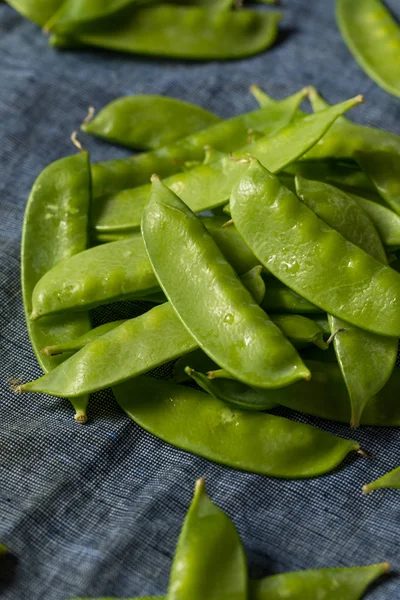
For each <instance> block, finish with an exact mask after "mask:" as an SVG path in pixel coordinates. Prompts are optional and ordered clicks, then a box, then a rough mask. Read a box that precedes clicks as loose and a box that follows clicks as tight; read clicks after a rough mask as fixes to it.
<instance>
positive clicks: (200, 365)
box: [173, 348, 218, 383]
mask: <svg viewBox="0 0 400 600" xmlns="http://www.w3.org/2000/svg"><path fill="white" fill-rule="evenodd" d="M188 365H191V367H192V368H194V370H195V371H199V372H201V373H206V372H207V371H214V370H215V369H218V365H217V364H216V363H215V362H214V361H213V360H211V358H210V357H209V356H207V354H204V352H203V350H200V348H197V349H196V350H193V352H189V354H185V355H184V356H181V357H180V358H178V360H177V361H176V363H175V364H174V370H173V378H174V381H175V382H176V383H183V382H185V381H190V376H189V375H188V374H187V373H186V371H185V369H186V367H187V366H188Z"/></svg>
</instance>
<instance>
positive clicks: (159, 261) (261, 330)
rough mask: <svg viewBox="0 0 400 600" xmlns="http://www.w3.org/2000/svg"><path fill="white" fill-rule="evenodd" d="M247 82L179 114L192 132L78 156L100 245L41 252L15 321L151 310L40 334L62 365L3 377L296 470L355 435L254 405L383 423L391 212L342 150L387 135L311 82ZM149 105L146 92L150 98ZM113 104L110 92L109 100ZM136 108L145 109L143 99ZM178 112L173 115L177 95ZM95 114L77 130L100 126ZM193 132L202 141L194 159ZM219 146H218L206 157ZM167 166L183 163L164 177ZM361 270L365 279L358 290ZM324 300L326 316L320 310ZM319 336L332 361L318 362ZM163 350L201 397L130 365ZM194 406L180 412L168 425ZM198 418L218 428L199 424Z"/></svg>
mask: <svg viewBox="0 0 400 600" xmlns="http://www.w3.org/2000/svg"><path fill="white" fill-rule="evenodd" d="M307 92H308V93H310V94H311V97H312V101H313V104H314V108H318V109H321V110H318V111H317V112H316V113H315V114H313V115H309V116H304V113H303V114H302V113H300V112H299V111H298V106H299V104H300V102H301V101H302V99H303V98H304V96H305V94H306V93H307ZM254 93H255V95H256V96H257V97H258V99H260V100H261V102H262V103H263V104H264V105H265V106H264V107H263V108H261V109H260V110H258V111H254V112H253V113H249V114H247V115H241V116H239V117H236V118H234V119H231V120H228V121H225V122H220V123H216V124H214V125H212V126H211V127H209V128H207V129H205V130H203V131H198V119H197V124H196V127H197V130H196V132H195V133H192V134H190V135H188V136H187V137H186V138H183V139H178V140H176V141H174V142H173V143H172V144H170V145H168V146H165V147H164V148H161V149H155V150H153V151H151V152H148V153H147V154H139V155H137V156H135V157H133V158H131V159H125V160H122V161H114V162H109V163H105V164H103V165H101V164H100V165H94V166H92V174H93V177H94V181H95V186H94V194H95V199H94V204H93V210H92V215H91V219H92V232H93V233H92V238H93V242H94V243H97V244H98V243H100V245H97V246H94V247H93V248H91V249H89V250H86V251H85V252H81V253H80V254H78V255H77V256H73V257H71V258H68V259H67V260H64V261H62V262H60V263H59V264H55V262H56V261H54V263H53V264H54V265H55V266H54V267H53V268H52V269H51V270H49V269H48V267H47V270H48V272H47V273H45V272H43V273H42V275H43V277H42V278H41V279H40V280H39V278H37V280H36V281H35V282H34V283H35V284H36V285H32V286H31V288H30V292H31V294H32V297H29V299H27V300H26V301H25V302H26V304H25V305H26V310H27V312H29V313H30V314H31V319H30V320H29V322H30V327H36V326H41V327H45V326H46V323H48V322H50V321H51V319H61V320H63V319H65V316H64V315H67V316H68V315H70V314H76V315H78V316H79V314H85V313H87V311H88V309H91V308H93V307H95V306H99V305H101V304H105V303H109V302H112V301H115V300H121V299H138V298H140V299H149V300H152V301H154V302H157V303H159V305H158V306H154V307H153V308H151V310H149V311H148V312H146V313H145V314H143V315H141V316H139V317H136V318H135V319H130V320H126V321H123V322H116V323H110V324H104V325H102V326H100V327H98V328H96V329H94V330H92V331H87V330H86V331H82V332H81V335H75V336H67V337H64V338H61V337H60V338H59V339H56V338H55V337H54V336H53V337H52V338H50V339H49V342H48V343H47V342H46V343H44V344H42V346H43V348H42V352H43V354H42V355H41V356H42V357H43V356H45V357H46V356H49V357H51V356H55V357H56V359H57V357H58V360H59V361H60V360H62V359H63V358H64V357H67V360H65V361H64V362H62V363H61V364H60V366H58V367H57V368H56V369H54V370H53V371H52V372H51V373H48V374H46V375H45V376H43V377H41V378H39V379H38V380H36V381H34V382H31V383H28V384H25V385H22V386H20V388H19V389H20V391H39V392H46V393H50V394H53V395H56V396H66V397H69V398H71V399H72V400H73V401H74V402H75V399H76V398H77V397H78V398H79V397H80V396H82V395H84V394H88V393H90V392H93V391H96V390H98V389H102V388H104V387H112V388H113V391H114V394H115V395H116V397H117V400H118V402H119V403H120V405H121V406H122V407H123V408H124V410H125V411H126V412H127V414H128V415H130V416H131V417H132V418H133V420H134V421H136V422H137V423H138V424H140V425H141V426H142V427H143V428H145V429H147V430H148V431H150V432H151V433H153V434H155V435H157V436H158V437H160V438H162V439H164V440H166V441H168V442H169V443H172V444H174V445H176V446H179V447H181V448H184V449H186V450H188V451H192V452H196V453H198V454H200V455H202V456H205V457H207V458H209V459H211V460H215V461H217V462H221V463H224V464H228V465H230V466H234V467H236V468H240V469H245V470H249V471H254V472H259V473H262V474H265V475H271V476H276V477H293V478H296V477H310V476H316V475H318V474H321V473H324V472H326V471H329V470H331V469H332V468H334V467H335V466H336V465H337V464H339V463H340V462H341V461H342V459H343V458H344V456H345V455H346V454H347V453H348V452H350V451H351V450H357V449H358V445H357V443H356V442H353V441H351V440H344V439H342V438H338V437H335V436H332V435H330V434H327V433H326V432H322V431H320V430H318V429H316V428H315V427H311V426H306V425H304V424H301V423H297V422H294V421H291V420H288V419H284V418H282V417H278V416H276V415H274V414H267V413H265V412H259V411H260V410H262V411H264V410H266V409H268V408H272V407H273V406H275V405H282V406H287V407H290V408H295V409H297V410H300V411H303V412H305V413H308V414H313V415H317V416H322V417H325V418H330V419H333V420H338V421H348V420H349V419H350V417H351V421H352V424H353V425H354V426H356V425H358V423H359V422H361V423H366V424H372V425H396V424H398V423H399V421H400V411H399V408H398V407H397V406H396V403H395V402H394V400H393V390H394V389H396V387H397V386H398V381H397V380H398V379H399V374H398V372H397V371H396V370H394V371H393V364H394V360H395V357H396V350H397V338H398V337H399V336H400V312H399V311H398V309H397V307H396V306H395V302H396V298H398V297H400V275H398V274H397V273H396V272H395V271H394V270H393V269H392V268H390V267H389V266H387V255H386V252H387V251H388V250H389V251H390V253H391V254H393V251H395V250H396V247H397V246H398V245H400V244H399V242H400V218H399V217H398V216H397V215H396V214H395V213H393V212H392V210H391V209H390V208H389V207H388V206H387V205H386V204H385V202H384V200H380V203H377V200H378V199H379V195H378V191H377V190H376V188H375V187H374V185H373V184H372V183H371V181H370V180H369V179H368V178H366V177H365V175H363V174H362V171H361V170H360V168H359V166H358V164H357V163H356V162H355V160H354V159H355V158H357V160H359V162H360V164H363V161H362V160H361V159H360V158H359V157H360V156H361V155H362V154H363V155H365V154H368V152H371V148H372V144H373V143H376V140H377V139H382V140H385V136H387V138H388V139H389V140H390V141H391V144H392V146H391V148H392V150H391V151H392V152H393V154H395V153H396V142H395V141H393V140H397V138H396V136H394V135H393V134H386V133H385V132H381V131H378V130H372V129H369V128H362V127H361V126H356V125H353V124H351V123H349V122H347V121H344V120H343V117H342V116H341V115H342V114H343V113H344V112H345V111H346V110H348V109H349V108H351V107H352V106H355V105H356V104H357V103H358V102H360V99H359V98H355V99H353V100H350V101H347V102H344V103H342V104H341V105H337V106H334V107H327V106H321V104H322V102H323V101H322V100H321V99H320V98H319V97H318V96H317V95H316V92H315V91H313V90H305V91H304V90H303V91H301V92H299V93H298V94H295V95H294V96H292V97H290V98H288V99H286V100H284V101H281V102H276V101H273V100H271V99H270V98H269V97H267V96H266V95H264V94H263V93H262V92H261V91H260V90H258V89H255V90H254ZM154 101H155V100H154V97H152V98H150V97H149V103H151V102H154ZM162 102H163V101H162V99H157V103H158V106H160V103H161V105H162ZM121 103H122V101H119V102H118V103H117V104H116V105H114V106H116V112H117V113H118V111H120V110H121ZM129 103H131V105H132V100H131V99H130V100H129ZM140 103H141V110H144V111H146V102H145V100H144V98H143V97H141V99H140ZM177 108H178V106H177ZM168 110H169V111H171V110H173V103H172V104H171V103H169V106H168ZM186 110H187V114H188V115H189V113H190V106H186ZM110 111H111V113H112V111H113V108H112V106H110V107H108V108H107V109H106V113H107V112H108V113H109V112H110ZM196 111H197V112H196V113H195V114H196V115H197V117H198V118H203V117H204V115H202V114H201V113H199V112H198V108H197V107H196ZM295 116H296V118H295V119H294V117H295ZM206 118H209V117H208V116H207V115H206ZM102 119H104V116H103V117H102V118H101V119H100V121H99V122H98V123H97V124H96V121H94V122H93V126H92V130H93V131H95V132H96V134H98V135H101V136H103V137H104V130H103V129H102ZM110 119H111V117H110ZM169 119H170V117H169ZM161 121H162V118H161ZM188 121H189V119H188ZM194 121H196V119H194ZM160 127H162V125H160V117H158V119H157V120H156V122H155V124H154V128H155V129H156V128H157V130H158V136H159V138H157V135H156V134H155V133H154V132H153V133H154V135H153V134H152V125H151V120H150V121H149V130H150V131H149V136H148V137H149V139H151V140H153V141H152V142H150V144H153V143H156V141H155V140H157V139H170V140H171V139H172V140H173V139H176V138H174V135H175V134H174V132H173V131H169V132H168V133H166V134H165V135H164V134H163V133H162V132H161V133H160V131H159V129H160ZM346 128H355V130H356V132H357V135H358V137H357V143H355V141H354V136H346V137H345V136H344V135H343V129H345V130H346ZM86 129H87V130H89V127H88V126H86ZM249 129H250V130H251V131H249ZM116 131H118V128H117V129H115V130H114V132H113V133H112V136H111V138H110V139H112V140H113V141H118V140H116V133H115V132H116ZM371 132H372V133H371ZM129 134H130V132H127V134H126V135H127V136H129ZM135 136H136V137H137V140H138V145H139V141H140V140H141V142H140V143H141V144H142V147H143V140H144V139H145V138H146V132H145V131H144V130H143V128H140V129H139V130H138V131H137V132H136V133H135V132H133V134H132V137H131V138H130V139H131V141H130V142H129V143H130V144H133V143H135V142H132V140H133V139H135ZM160 136H161V138H160ZM163 136H164V137H163ZM177 136H179V133H177ZM249 136H250V142H249V139H248V138H249ZM368 136H370V137H368ZM117 137H118V136H117ZM322 137H323V140H324V144H322V145H319V144H318V142H319V140H320V139H321V138H322ZM344 137H345V139H344ZM126 139H127V138H126V136H125V138H124V139H121V143H126ZM371 140H372V141H371ZM346 142H347V147H346ZM382 143H383V142H382ZM399 143H400V142H399V141H397V144H399ZM205 144H206V145H208V146H211V147H214V151H211V150H208V151H207V152H206V155H204V148H203V147H204V145H205ZM399 147H400V146H399ZM338 148H339V150H338ZM342 148H344V150H342ZM215 149H216V150H215ZM227 150H232V151H233V156H227V155H223V154H221V153H222V152H225V151H227ZM249 157H252V158H251V159H250V158H249ZM204 159H205V160H204ZM299 159H301V160H300V161H299ZM202 160H203V161H204V162H203V163H202V164H199V162H201V161H202ZM185 161H186V164H187V166H186V170H185V171H182V172H177V169H179V168H181V167H182V164H183V163H184V162H185ZM260 163H261V164H260ZM177 165H178V166H177ZM262 165H263V166H262ZM158 166H159V167H160V168H159V170H160V172H161V174H162V176H163V177H165V176H167V179H166V180H165V184H167V185H165V184H163V183H161V182H160V181H159V180H158V178H154V180H153V183H152V187H150V185H148V184H147V185H141V184H142V183H143V181H145V180H146V178H147V177H148V175H149V174H150V172H151V171H157V170H158V169H157V167H158ZM267 169H268V171H267ZM285 169H286V171H285ZM271 171H272V172H275V173H279V178H277V177H274V176H273V175H272V174H271ZM128 173H129V175H128ZM108 175H109V176H108ZM42 177H43V174H42ZM321 179H322V182H321V181H320V180H321ZM373 180H374V182H376V181H377V178H376V176H375V175H374V178H373ZM326 182H329V183H334V184H336V185H339V186H340V189H339V188H337V187H336V186H335V187H333V186H332V185H328V184H327V183H326ZM135 184H139V187H136V188H134V187H131V188H130V189H124V187H126V186H127V185H128V186H132V185H135ZM284 184H286V185H288V186H289V187H290V188H291V189H293V190H295V189H297V191H298V193H299V196H300V197H301V199H302V201H301V200H299V199H298V198H297V197H296V195H295V194H294V193H293V192H291V191H290V190H289V189H288V188H287V187H285V185H284ZM167 186H168V187H167ZM121 189H122V191H121ZM349 190H351V192H350V193H349ZM378 190H379V186H378ZM176 194H177V195H176ZM149 195H150V201H149V202H148V203H147V200H148V197H149ZM282 198H284V199H285V201H284V202H283V201H282V202H280V199H282ZM228 200H230V203H229V211H230V212H231V213H232V218H233V222H234V225H229V226H226V227H222V224H224V222H225V220H226V219H228V217H226V219H225V217H224V216H210V217H205V218H199V217H197V216H196V215H195V213H198V212H201V211H203V210H215V209H216V208H217V207H223V206H224V205H226V203H227V201H228ZM60 203H62V201H60ZM281 204H282V208H281ZM283 204H285V206H286V208H285V207H283ZM244 207H245V208H244ZM192 211H194V212H192ZM142 213H143V219H142ZM344 215H345V218H344ZM274 219H275V220H274ZM141 220H142V231H141V233H140V232H139V231H138V228H139V226H140V221H141ZM295 224H296V226H295ZM278 232H280V237H279V238H278V235H277V233H278ZM266 233H267V236H265V234H266ZM285 236H286V237H285ZM265 237H266V238H267V241H266V242H262V240H264V238H265ZM166 239H168V245H167V246H166V244H165V240H166ZM282 239H284V240H285V243H284V244H282ZM110 240H114V241H111V242H110V243H103V244H102V242H107V241H110ZM382 242H383V245H382ZM300 248H301V250H299V249H300ZM316 249H317V250H316ZM71 254H72V253H71ZM339 257H340V260H339V261H338V258H339ZM260 265H263V266H264V269H263V271H262V272H261V266H260ZM346 265H347V266H346ZM351 265H353V266H351ZM336 266H337V269H336V271H334V267H336ZM307 268H309V269H311V270H312V276H310V274H309V273H308V271H307ZM318 269H319V270H320V272H319V274H318V276H317V277H316V272H317V270H318ZM45 270H46V269H44V271H45ZM310 272H311V271H310ZM333 273H334V274H333ZM274 276H276V277H277V278H276V277H274ZM332 277H333V282H332ZM365 280H368V281H371V282H372V283H371V285H370V288H368V289H367V287H368V286H367V287H366V286H365V284H364V283H363V282H364V281H365ZM285 284H287V287H286V285H285ZM160 288H161V289H160ZM335 288H336V289H337V291H335ZM340 290H345V293H344V294H343V293H342V292H341V291H340ZM28 300H29V303H28ZM260 303H261V307H260V306H259V304H260ZM361 304H363V306H362V310H361ZM72 311H73V312H72ZM80 311H82V312H81V313H80ZM265 311H267V312H270V313H271V317H268V315H267V312H265ZM365 311H367V312H368V314H367V312H365ZM326 312H329V313H330V314H331V315H333V316H329V318H328V319H327V317H326ZM291 313H295V314H291ZM305 314H307V317H306V316H305ZM76 318H78V317H76ZM340 319H343V320H344V323H342V322H341V321H340ZM329 329H330V331H329ZM342 330H345V331H342ZM328 332H329V333H332V334H333V335H331V336H330V337H331V339H334V345H335V352H336V355H337V359H338V363H339V365H338V364H335V363H332V362H327V361H325V360H324V359H323V355H324V352H323V349H324V348H326V347H327V343H326V340H325V341H324V339H323V335H324V333H325V334H326V337H328ZM73 338H75V339H73ZM310 343H313V344H314V347H315V348H316V347H317V346H318V347H319V348H318V349H317V348H316V350H315V352H314V356H311V359H312V360H307V361H306V362H303V360H302V358H301V356H300V355H299V353H298V352H299V351H300V352H307V349H306V350H303V347H305V346H307V345H308V344H310ZM367 344H368V347H367ZM295 347H296V348H297V349H298V351H296V350H295ZM371 347H373V350H374V356H375V361H374V359H373V355H372V352H368V348H371ZM198 348H200V349H198ZM266 350H267V351H266ZM193 352H194V354H189V353H193ZM316 352H317V353H318V354H317V361H315V358H316V357H315V353H316ZM72 353H74V354H73V355H72ZM117 355H118V356H120V359H119V360H117V361H115V360H113V359H115V357H116V356H117ZM185 355H187V356H186V357H185ZM356 355H357V363H355V361H354V359H355V356H356ZM376 356H379V361H380V362H379V364H378V362H377V360H376ZM179 357H182V358H180V359H179V361H178V363H177V366H176V369H179V370H180V373H181V375H180V377H178V379H179V380H180V381H181V382H182V381H184V379H185V378H188V377H189V376H190V377H191V378H193V379H194V380H195V381H196V382H197V383H198V385H199V387H200V388H202V389H203V390H204V391H205V392H206V393H204V392H202V391H198V390H196V389H193V387H188V386H187V385H178V384H176V383H171V382H165V381H158V380H154V379H152V378H149V377H144V376H143V375H142V374H143V373H146V372H148V371H149V370H151V369H153V368H155V367H157V366H159V365H161V364H164V363H166V362H168V361H171V360H174V359H177V358H179ZM360 358H361V360H360ZM191 361H193V364H191ZM196 361H197V362H196ZM178 364H180V365H181V366H180V367H178ZM198 365H201V366H200V368H199V367H198ZM203 366H204V369H203ZM186 367H188V368H186ZM193 367H195V369H193ZM185 368H186V369H185ZM202 370H211V371H212V375H211V376H212V377H214V378H213V379H209V378H207V377H206V376H204V375H203V374H202V373H201V372H200V371H202ZM341 372H342V373H341ZM310 376H311V380H309V379H310ZM296 381H297V383H296ZM346 386H347V390H346ZM330 394H332V398H333V397H334V398H335V403H334V404H333V402H328V400H327V397H328V399H329V395H330ZM150 398H151V400H150ZM171 398H173V399H174V401H173V402H171ZM194 410H195V411H196V414H197V416H198V418H197V419H196V423H195V424H194V425H193V427H192V428H191V431H190V434H188V432H187V431H185V435H183V434H182V431H183V424H184V423H185V422H186V420H187V419H188V418H189V415H190V414H191V412H192V411H194ZM255 411H257V412H255ZM166 417H167V418H166ZM216 428H217V430H218V432H219V435H218V436H214V435H212V436H211V435H210V431H215V430H216ZM234 440H235V441H234ZM233 441H234V443H233ZM294 448H295V449H296V450H297V451H295V452H294V451H293V449H294ZM294 457H295V458H294Z"/></svg>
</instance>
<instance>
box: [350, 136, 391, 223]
mask: <svg viewBox="0 0 400 600" xmlns="http://www.w3.org/2000/svg"><path fill="white" fill-rule="evenodd" d="M357 160H358V162H359V164H360V166H361V168H362V169H363V170H364V171H365V173H366V174H367V175H368V177H369V178H370V179H371V181H372V182H373V184H374V185H375V187H376V189H377V190H378V192H379V194H380V195H381V196H382V198H383V199H384V200H385V202H387V204H388V205H389V206H390V208H391V209H392V210H394V211H395V212H396V213H397V214H398V215H400V182H399V169H400V148H399V151H398V152H394V151H393V150H392V149H387V150H386V149H385V148H382V149H379V148H373V149H371V150H370V151H369V152H358V153H357Z"/></svg>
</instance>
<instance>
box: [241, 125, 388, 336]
mask: <svg viewBox="0 0 400 600" xmlns="http://www.w3.org/2000/svg"><path fill="white" fill-rule="evenodd" d="M317 114H318V113H317ZM230 206H231V212H232V217H233V221H234V223H235V225H236V227H237V229H238V231H239V233H240V234H241V235H242V237H243V239H244V240H245V242H246V243H247V245H248V246H249V247H250V249H251V250H252V251H253V252H254V254H255V256H256V257H257V258H258V259H259V260H260V263H261V264H263V265H264V266H265V267H266V268H267V269H268V270H269V271H270V272H271V273H272V274H273V275H275V276H277V277H279V279H280V280H281V281H283V282H284V283H285V284H286V285H288V286H289V287H291V288H292V289H293V290H294V291H296V292H298V293H300V294H301V295H302V296H304V298H306V299H307V300H309V301H310V302H313V303H314V304H316V305H317V306H319V307H320V308H322V309H324V310H325V311H326V312H328V313H330V314H333V315H334V316H336V317H338V318H341V319H343V320H345V321H348V322H349V323H352V324H353V325H355V326H357V327H360V328H361V329H366V330H367V331H371V332H372V333H377V334H379V335H386V336H388V337H393V336H396V337H400V312H399V310H398V302H399V299H400V276H399V274H398V273H396V271H394V270H393V269H391V268H390V267H388V266H386V265H383V264H382V263H379V262H378V261H377V260H376V259H374V258H372V257H371V256H370V255H368V254H367V253H366V252H364V251H363V250H361V249H360V248H358V247H357V246H355V245H354V244H351V243H350V242H348V241H347V240H345V238H344V237H343V236H342V235H341V234H340V233H338V232H337V231H335V230H333V229H331V228H330V227H329V226H328V225H326V224H325V223H324V222H323V221H322V220H321V219H319V217H317V215H316V214H315V213H313V212H312V211H311V210H310V209H309V208H308V207H306V206H305V205H304V204H303V203H302V202H301V201H300V200H299V199H298V198H297V197H296V196H295V195H294V194H293V193H292V192H291V191H290V190H287V189H286V188H285V187H284V186H282V185H281V183H280V182H279V180H278V179H277V178H276V177H275V176H274V175H272V174H271V173H269V172H268V171H267V170H266V169H264V168H263V167H262V166H261V165H260V164H259V162H258V161H256V160H252V161H251V165H250V167H249V168H248V170H247V172H246V174H245V175H244V176H243V177H242V179H241V181H240V183H239V184H238V185H237V186H236V187H235V189H234V191H233V193H232V196H231V200H230ZM266 295H268V294H266Z"/></svg>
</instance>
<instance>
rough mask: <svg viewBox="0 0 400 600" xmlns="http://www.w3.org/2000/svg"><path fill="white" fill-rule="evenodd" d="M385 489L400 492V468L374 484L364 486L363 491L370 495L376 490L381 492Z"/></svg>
mask: <svg viewBox="0 0 400 600" xmlns="http://www.w3.org/2000/svg"><path fill="white" fill-rule="evenodd" d="M383 488H394V489H396V490H400V467H397V469H393V471H389V473H386V474H385V475H383V476H382V477H380V478H379V479H376V480H375V481H373V482H372V483H367V484H365V485H363V488H362V489H363V492H364V494H369V493H371V492H373V491H375V490H380V489H383Z"/></svg>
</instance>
